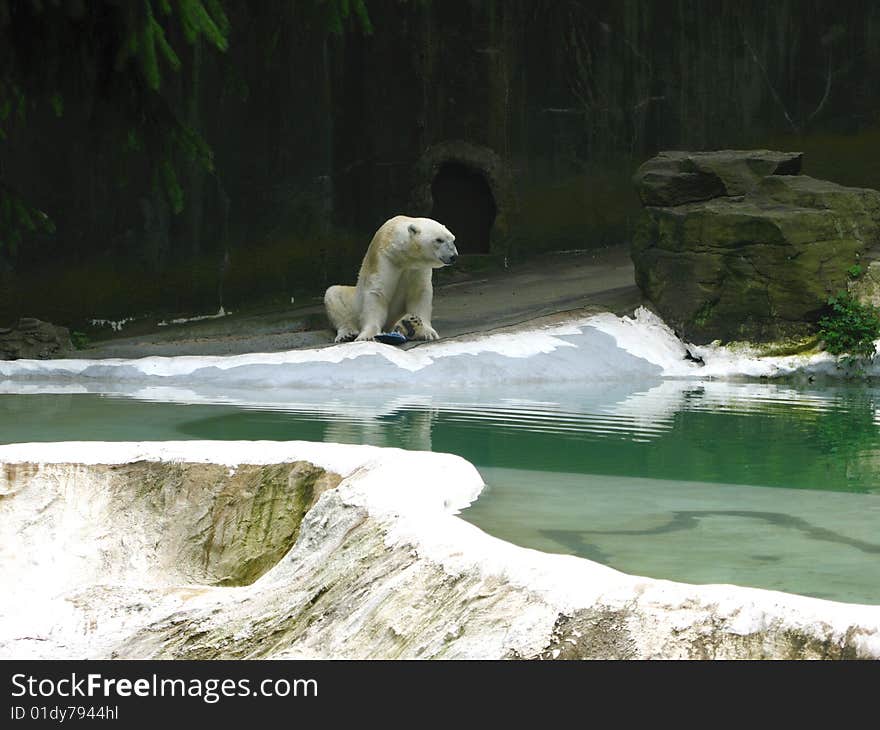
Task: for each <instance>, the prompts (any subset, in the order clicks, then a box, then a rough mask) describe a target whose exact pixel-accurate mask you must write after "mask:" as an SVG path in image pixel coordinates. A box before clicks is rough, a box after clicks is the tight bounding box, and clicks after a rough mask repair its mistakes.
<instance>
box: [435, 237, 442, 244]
mask: <svg viewBox="0 0 880 730" xmlns="http://www.w3.org/2000/svg"><path fill="white" fill-rule="evenodd" d="M434 240H435V241H436V242H437V243H443V239H442V238H435V239H434Z"/></svg>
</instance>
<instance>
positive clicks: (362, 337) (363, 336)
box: [354, 327, 379, 342]
mask: <svg viewBox="0 0 880 730" xmlns="http://www.w3.org/2000/svg"><path fill="white" fill-rule="evenodd" d="M378 334H379V328H378V327H364V328H363V329H362V330H361V333H360V334H359V335H358V336H357V337H355V338H354V341H355V342H364V341H369V340H373V339H375V337H376V335H378Z"/></svg>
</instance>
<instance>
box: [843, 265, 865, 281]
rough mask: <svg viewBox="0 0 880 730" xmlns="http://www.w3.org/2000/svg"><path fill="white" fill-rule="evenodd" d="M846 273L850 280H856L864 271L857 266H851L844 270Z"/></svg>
mask: <svg viewBox="0 0 880 730" xmlns="http://www.w3.org/2000/svg"><path fill="white" fill-rule="evenodd" d="M846 273H847V274H848V275H849V277H850V279H858V278H859V277H860V276H861V275H862V274H864V273H865V270H864V269H863V268H862V267H861V266H860V265H859V264H853V265H852V266H850V267H849V268H848V269H847V270H846Z"/></svg>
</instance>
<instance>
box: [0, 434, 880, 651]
mask: <svg viewBox="0 0 880 730" xmlns="http://www.w3.org/2000/svg"><path fill="white" fill-rule="evenodd" d="M295 461H302V462H308V463H309V464H313V465H315V466H316V467H320V468H321V469H324V470H326V471H328V472H333V473H335V474H338V475H339V476H340V477H342V480H341V482H340V483H339V484H338V486H337V487H335V488H333V489H328V490H327V491H325V492H323V493H322V494H321V496H320V498H318V499H317V502H316V503H315V504H314V506H312V507H311V508H310V509H309V510H308V511H307V512H306V513H305V516H304V517H303V519H302V523H301V526H300V529H299V534H298V538H297V540H296V542H295V544H294V545H293V547H292V548H291V549H290V550H289V551H288V552H287V553H286V554H285V555H284V556H283V557H282V558H281V559H280V560H279V561H278V562H277V563H275V564H274V566H273V567H271V568H270V569H269V570H268V572H265V573H264V574H263V575H262V577H260V578H258V579H257V580H256V581H255V582H253V583H251V584H250V585H246V586H241V587H219V586H216V585H204V584H201V585H196V584H180V583H179V582H175V581H174V580H166V582H165V584H163V582H162V578H163V576H162V575H150V570H151V566H149V565H147V566H143V565H141V567H140V568H139V570H140V571H141V572H140V573H139V572H137V571H135V569H134V568H132V569H131V570H132V571H133V572H132V575H131V576H129V577H128V578H125V579H122V578H120V579H118V580H116V582H114V583H110V582H107V583H101V582H100V581H99V582H96V583H94V584H92V585H81V586H77V587H76V588H75V589H69V590H61V591H60V592H59V591H58V590H56V589H55V588H54V587H53V585H60V584H61V583H62V582H63V581H60V580H59V578H60V577H59V576H57V575H55V576H53V574H52V567H51V566H52V562H53V552H52V551H53V546H52V545H51V544H47V545H42V544H41V543H39V542H36V543H35V542H33V540H32V541H31V543H28V544H29V545H32V546H33V547H32V550H33V552H34V553H35V554H28V555H25V556H22V555H17V556H16V555H14V554H13V555H10V553H9V552H8V551H9V550H10V547H9V543H8V542H7V541H9V540H10V539H11V538H12V537H13V536H12V535H10V534H8V531H9V530H13V531H14V529H15V528H14V527H12V526H11V525H12V522H11V521H10V520H9V518H8V514H7V515H4V516H3V520H2V524H3V525H4V526H5V528H0V532H2V530H3V529H5V530H6V531H7V535H6V537H5V538H4V544H5V547H6V550H7V556H6V557H5V558H4V561H9V560H11V559H18V560H21V561H23V562H24V561H26V564H24V565H22V566H21V570H27V569H29V567H30V566H32V567H33V570H35V571H45V572H46V574H45V576H44V577H43V576H40V580H39V581H36V582H35V583H34V584H33V585H35V586H37V587H36V588H34V590H33V591H31V592H30V593H28V592H25V593H24V594H22V593H13V592H11V591H10V592H5V598H4V599H3V601H0V615H3V614H7V616H6V617H5V618H4V619H3V620H2V621H0V657H2V658H50V657H52V658H169V659H213V658H343V657H345V658H475V659H476V658H478V659H494V658H548V659H557V658H565V659H569V658H571V659H574V658H633V659H644V658H692V659H706V658H784V659H800V658H880V606H865V605H856V604H845V603H838V602H833V601H827V600H822V599H815V598H807V597H802V596H796V595H791V594H785V593H780V592H774V591H767V590H762V589H756V588H746V587H738V586H730V585H700V586H698V585H688V584H682V583H674V582H670V581H664V580H655V579H649V578H642V577H637V576H630V575H627V574H624V573H621V572H619V571H616V570H613V569H611V568H608V567H606V566H602V565H600V564H598V563H594V562H591V561H589V560H586V559H583V558H578V557H574V556H565V555H554V554H547V553H542V552H539V551H536V550H531V549H527V548H521V547H517V546H515V545H513V544H510V543H507V542H504V541H502V540H499V539H497V538H493V537H491V536H489V535H487V534H486V533H484V532H482V531H481V530H480V529H479V528H477V527H475V526H473V525H471V524H469V523H467V522H465V521H464V520H462V519H460V518H459V517H457V516H456V513H457V511H459V510H461V509H462V508H464V507H466V506H467V505H468V504H470V502H472V501H473V500H474V499H476V497H477V496H478V495H479V493H480V491H481V489H482V481H481V479H480V476H479V473H478V472H477V471H476V469H475V468H474V467H473V466H472V465H471V464H469V463H468V462H467V461H465V460H463V459H461V458H460V457H457V456H453V455H449V454H436V453H430V452H411V451H403V450H399V449H387V448H378V447H371V446H350V445H339V444H322V443H311V442H207V441H197V442H192V441H190V442H141V443H122V442H120V443H106V442H88V443H86V442H59V443H52V444H15V445H10V446H2V447H0V465H2V472H0V512H3V511H6V510H10V511H11V510H13V509H15V503H16V500H26V499H31V498H32V497H33V496H34V493H35V492H39V491H40V490H43V491H45V492H48V493H44V494H40V495H39V499H37V500H33V499H31V501H32V502H33V504H31V505H30V506H27V505H26V509H31V510H32V514H31V516H30V517H28V518H27V520H25V521H26V522H28V524H29V525H30V528H29V529H35V528H34V524H36V523H35V522H34V520H33V518H34V517H35V516H37V515H39V514H41V513H42V510H45V509H46V506H47V505H51V504H53V503H54V504H55V507H59V506H60V508H62V511H61V512H59V514H62V515H63V514H65V512H64V509H68V507H67V505H68V503H69V504H71V505H73V507H71V508H75V509H77V510H79V513H81V514H86V513H88V514H91V513H92V512H94V515H95V516H96V517H95V519H101V520H107V519H109V520H111V521H112V520H116V519H118V520H119V521H120V525H124V523H125V520H126V519H129V520H130V519H138V517H137V515H132V514H126V510H129V512H130V510H131V507H130V506H126V505H121V504H120V505H112V504H111V505H107V504H106V502H107V499H106V494H103V493H102V491H101V490H102V482H101V480H100V479H99V478H98V471H97V469H98V466H97V465H112V464H116V465H121V464H131V465H143V466H144V468H146V467H148V466H149V465H150V464H154V465H155V464H156V463H172V462H175V463H176V462H180V463H201V464H218V465H222V466H223V467H225V468H226V469H227V470H228V473H229V474H230V475H232V474H234V472H235V470H236V468H238V467H241V466H242V465H245V464H257V465H273V464H282V463H288V462H295ZM24 465H28V466H24ZM131 474H133V475H135V476H134V477H130V478H136V475H137V474H138V471H137V468H135V470H134V471H133V472H131ZM221 486H222V485H221ZM162 488H163V490H164V491H163V495H164V497H163V498H168V499H172V501H173V498H175V495H174V493H173V490H174V489H175V488H176V487H175V486H174V483H173V482H169V483H168V484H166V485H163V487H162ZM29 494H30V497H28V496H27V495H29ZM37 522H38V520H37ZM56 527H57V525H56ZM37 534H38V533H37ZM31 537H33V535H32V536H31ZM162 538H163V536H161V535H157V536H156V539H157V540H161V539H162ZM141 557H142V556H141ZM128 558H129V562H130V563H131V565H132V566H137V565H138V564H139V556H138V555H136V554H135V555H130V556H128ZM9 568H10V565H9V564H7V565H6V566H4V568H3V569H4V570H5V571H7V574H9ZM13 572H14V571H13ZM31 577H33V576H31ZM66 577H67V578H69V579H71V577H70V576H66ZM141 577H142V578H143V581H144V585H146V583H147V582H149V583H150V587H149V588H145V587H144V585H140V584H139V583H138V580H139V579H140V578H141ZM53 578H54V579H55V580H56V581H58V583H57V584H53ZM147 578H150V581H147V580H146V579H147ZM19 601H23V603H24V604H26V605H18V604H17V602H19ZM16 611H17V613H16ZM13 614H15V615H16V616H17V618H15V620H8V617H9V616H12V615H13ZM50 617H52V618H50ZM22 622H23V623H22ZM41 626H42V628H40V627H41ZM84 627H87V628H84Z"/></svg>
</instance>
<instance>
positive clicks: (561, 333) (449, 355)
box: [0, 307, 880, 392]
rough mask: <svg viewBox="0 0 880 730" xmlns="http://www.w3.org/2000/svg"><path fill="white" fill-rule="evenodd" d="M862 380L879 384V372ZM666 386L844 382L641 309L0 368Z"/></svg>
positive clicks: (328, 381) (169, 380) (252, 381)
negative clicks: (407, 341)
mask: <svg viewBox="0 0 880 730" xmlns="http://www.w3.org/2000/svg"><path fill="white" fill-rule="evenodd" d="M863 372H864V374H865V375H870V376H880V362H878V361H874V362H871V363H867V364H865V365H864V367H863ZM644 375H652V376H660V377H668V378H721V379H724V378H743V377H745V378H749V377H753V378H775V377H784V376H789V375H805V376H809V375H828V376H838V375H839V376H844V377H846V376H849V375H851V373H850V372H849V371H847V370H846V369H845V368H841V367H839V366H838V363H837V360H836V358H834V357H833V356H831V355H829V354H828V353H825V352H809V353H803V354H795V355H784V356H765V355H762V354H761V349H760V348H757V347H752V346H748V345H734V346H724V345H720V344H718V343H713V344H709V345H700V346H697V345H691V344H687V343H685V342H682V341H681V340H679V339H678V338H677V337H676V335H675V333H674V332H673V331H672V330H671V329H670V328H669V327H668V326H667V325H666V324H665V323H664V322H663V321H662V320H661V319H660V318H659V317H657V315H655V314H653V313H652V312H650V311H649V310H647V309H645V308H644V307H640V308H638V309H637V310H636V311H635V312H634V314H633V316H632V317H626V316H617V315H615V314H612V313H610V312H599V313H595V312H593V313H589V314H588V313H586V311H585V310H574V311H572V312H563V313H558V314H555V315H551V316H547V317H542V318H539V319H535V320H531V321H528V322H524V323H522V324H520V325H516V326H511V327H505V328H501V329H498V330H494V331H489V332H481V333H474V334H471V335H461V336H458V337H453V338H449V339H444V340H440V341H438V342H430V343H423V344H421V345H419V346H417V347H413V348H411V349H397V348H394V347H392V346H389V345H382V344H379V343H375V342H352V343H346V344H340V345H336V346H332V347H320V348H315V349H302V350H288V351H285V352H272V353H249V354H244V355H217V356H177V357H161V356H151V357H143V358H139V359H134V360H125V359H106V360H77V359H68V360H16V361H4V362H0V383H2V392H15V388H16V385H17V384H18V383H26V382H29V381H30V382H34V381H40V380H44V381H52V380H54V381H58V380H61V381H65V382H71V381H73V382H80V383H85V382H102V381H103V382H117V383H125V382H128V383H149V384H151V385H157V384H183V383H186V384H188V385H194V384H199V383H201V384H203V385H211V384H214V385H217V384H224V385H229V386H244V387H264V388H266V387H309V388H316V389H328V390H336V389H346V388H357V387H383V386H385V387H395V386H420V387H431V386H432V385H440V384H453V385H456V386H467V385H479V384H481V383H488V382H496V381H497V380H498V379H499V378H506V379H508V380H510V381H511V382H572V381H583V380H589V379H597V380H602V379H621V378H632V377H640V376H644Z"/></svg>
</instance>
